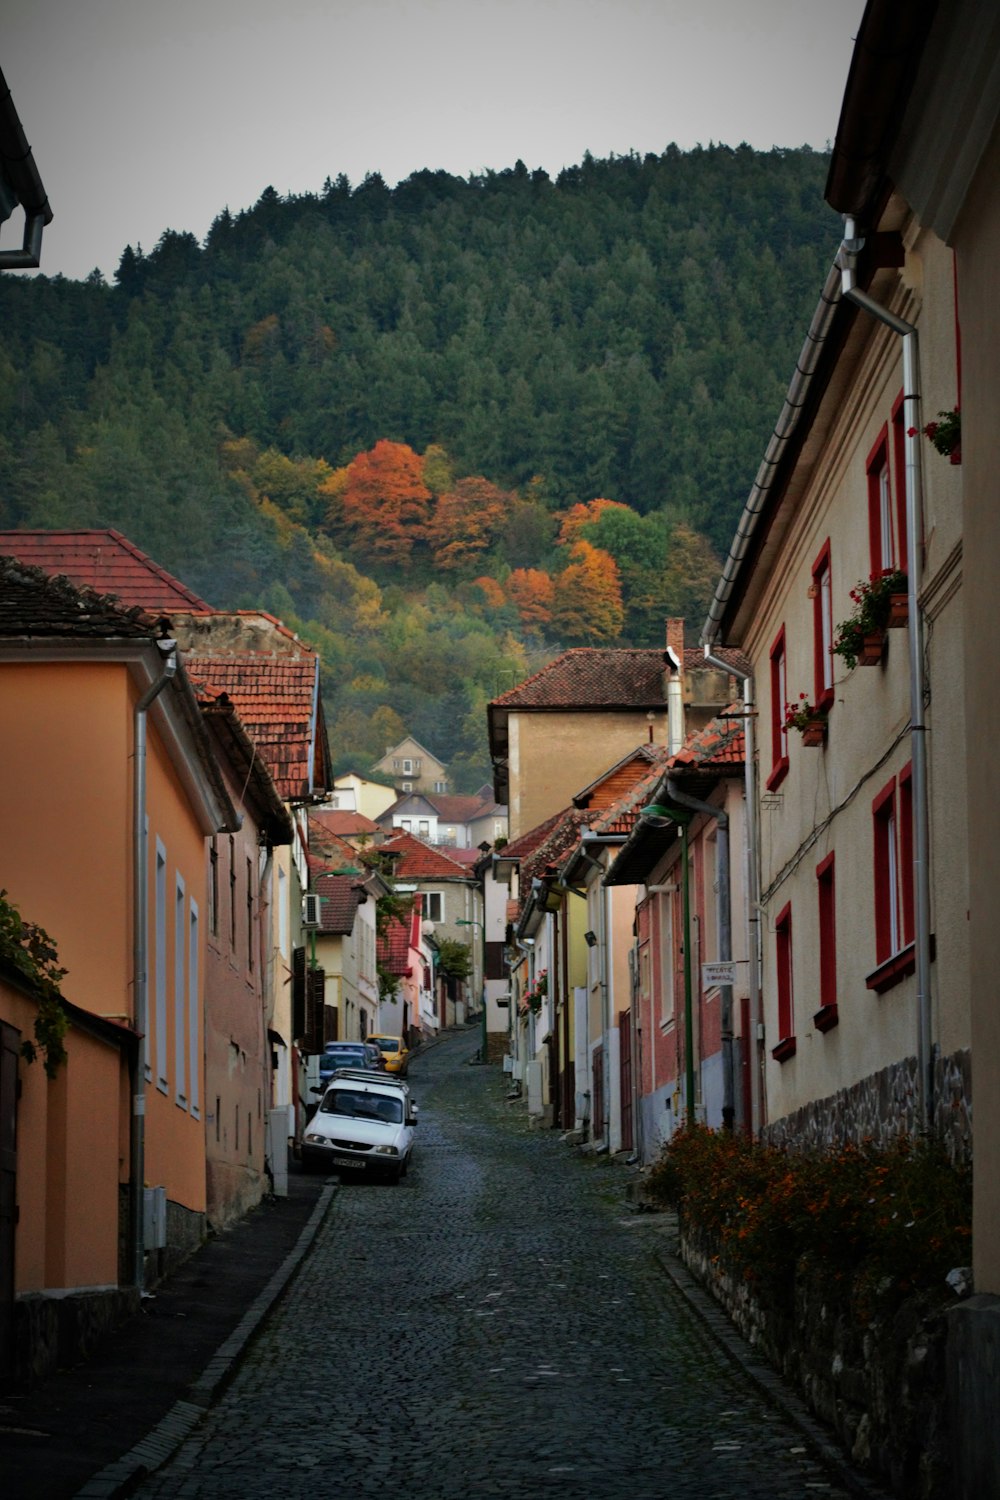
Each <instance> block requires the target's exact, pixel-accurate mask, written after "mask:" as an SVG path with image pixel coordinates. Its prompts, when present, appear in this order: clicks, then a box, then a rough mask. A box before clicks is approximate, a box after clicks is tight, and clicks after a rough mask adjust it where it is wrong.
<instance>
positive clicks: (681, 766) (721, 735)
mask: <svg viewBox="0 0 1000 1500" xmlns="http://www.w3.org/2000/svg"><path fill="white" fill-rule="evenodd" d="M729 714H732V716H733V717H732V718H729V717H727V715H729ZM745 756H746V741H745V738H744V734H743V710H742V707H741V706H740V704H738V703H733V704H731V705H730V707H729V708H728V709H727V710H726V713H725V714H720V715H719V716H718V717H717V718H715V719H712V720H710V722H709V723H708V724H706V725H705V728H704V729H701V730H699V731H698V732H697V733H696V734H692V735H689V736H688V738H687V739H686V740H685V741H684V744H683V745H682V746H681V748H680V749H679V750H678V752H677V754H676V755H675V756H674V757H673V758H672V760H671V761H670V762H669V765H670V767H671V769H673V768H675V767H676V768H677V769H678V770H685V769H691V770H699V771H707V770H712V769H713V768H715V767H720V768H721V767H723V766H742V765H743V763H744V760H745Z"/></svg>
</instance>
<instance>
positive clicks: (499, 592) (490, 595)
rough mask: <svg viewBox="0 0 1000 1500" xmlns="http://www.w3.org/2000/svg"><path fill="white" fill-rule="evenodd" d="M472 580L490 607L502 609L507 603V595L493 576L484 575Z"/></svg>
mask: <svg viewBox="0 0 1000 1500" xmlns="http://www.w3.org/2000/svg"><path fill="white" fill-rule="evenodd" d="M472 582H473V586H474V587H475V588H477V589H478V590H479V592H480V593H481V594H482V596H483V598H484V599H485V601H486V603H487V604H488V605H489V606H490V608H491V609H503V607H504V605H505V604H506V603H507V597H506V595H505V594H504V591H503V589H502V588H501V587H500V585H499V584H498V583H497V581H496V579H495V578H489V577H486V576H485V575H484V576H483V577H482V578H474V579H473V580H472Z"/></svg>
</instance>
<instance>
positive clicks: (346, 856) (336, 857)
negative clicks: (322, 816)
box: [308, 813, 362, 871]
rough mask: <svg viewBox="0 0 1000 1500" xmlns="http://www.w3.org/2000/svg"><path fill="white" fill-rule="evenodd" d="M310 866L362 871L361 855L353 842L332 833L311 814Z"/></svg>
mask: <svg viewBox="0 0 1000 1500" xmlns="http://www.w3.org/2000/svg"><path fill="white" fill-rule="evenodd" d="M308 828H309V868H310V870H313V871H317V870H355V871H360V870H361V869H362V865H361V863H360V856H359V855H358V851H357V850H356V849H355V847H354V845H353V844H349V843H348V842H347V840H346V839H342V838H340V836H339V835H338V834H336V833H331V832H330V830H329V829H328V828H325V827H324V826H323V824H322V823H321V822H320V821H319V819H318V818H317V817H316V816H315V815H314V814H313V813H310V814H309V822H308Z"/></svg>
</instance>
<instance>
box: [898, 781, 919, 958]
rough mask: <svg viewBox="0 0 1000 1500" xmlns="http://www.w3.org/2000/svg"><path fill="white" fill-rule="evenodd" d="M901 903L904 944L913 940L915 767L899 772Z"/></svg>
mask: <svg viewBox="0 0 1000 1500" xmlns="http://www.w3.org/2000/svg"><path fill="white" fill-rule="evenodd" d="M899 905H900V915H901V918H902V927H903V945H904V947H905V945H906V944H907V943H912V942H913V934H914V931H915V926H916V924H915V920H914V908H913V768H912V767H911V766H905V767H904V768H903V770H902V771H900V773H899Z"/></svg>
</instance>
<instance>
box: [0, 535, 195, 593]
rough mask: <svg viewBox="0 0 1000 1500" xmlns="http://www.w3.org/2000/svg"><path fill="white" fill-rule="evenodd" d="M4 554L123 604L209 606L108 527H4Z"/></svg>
mask: <svg viewBox="0 0 1000 1500" xmlns="http://www.w3.org/2000/svg"><path fill="white" fill-rule="evenodd" d="M0 553H6V554H8V555H9V556H11V557H17V558H19V559H20V560H21V562H25V563H30V564H32V566H34V567H36V568H41V569H42V570H43V571H44V572H46V573H51V574H57V575H62V576H64V577H66V578H68V579H69V580H70V582H71V583H75V584H76V585H77V586H78V587H80V586H85V587H87V588H92V589H96V590H97V592H98V593H100V594H114V595H115V596H116V597H117V598H119V599H121V600H122V601H123V603H125V604H138V605H140V606H141V608H143V609H148V610H153V611H155V612H156V613H157V614H169V613H170V611H171V610H175V609H183V610H191V609H210V608H211V605H209V604H206V603H205V601H204V599H200V598H199V597H198V595H197V594H196V593H194V592H193V590H191V589H189V588H188V587H187V585H186V584H184V583H181V582H180V580H179V579H177V578H174V577H173V575H172V574H170V573H168V572H167V571H166V569H165V568H161V567H160V566H159V564H158V563H155V562H153V560H152V558H151V557H147V556H146V554H145V552H142V551H140V549H139V548H138V547H137V546H136V545H135V543H134V542H130V541H129V540H128V538H127V537H125V536H122V534H121V532H120V531H114V530H112V529H111V528H110V527H108V528H105V529H104V530H99V531H0Z"/></svg>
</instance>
